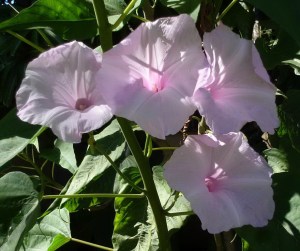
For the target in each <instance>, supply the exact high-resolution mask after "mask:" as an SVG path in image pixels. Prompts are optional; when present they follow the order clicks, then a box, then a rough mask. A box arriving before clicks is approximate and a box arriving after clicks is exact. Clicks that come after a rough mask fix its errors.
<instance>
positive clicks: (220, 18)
mask: <svg viewBox="0 0 300 251" xmlns="http://www.w3.org/2000/svg"><path fill="white" fill-rule="evenodd" d="M238 1H239V0H232V2H231V3H230V4H229V5H228V6H227V7H226V9H225V10H223V12H222V13H221V15H220V16H219V17H218V18H217V22H219V21H220V20H222V18H223V17H224V16H225V15H226V14H227V12H228V11H229V10H230V9H231V8H232V7H233V5H235V4H236V3H237V2H238Z"/></svg>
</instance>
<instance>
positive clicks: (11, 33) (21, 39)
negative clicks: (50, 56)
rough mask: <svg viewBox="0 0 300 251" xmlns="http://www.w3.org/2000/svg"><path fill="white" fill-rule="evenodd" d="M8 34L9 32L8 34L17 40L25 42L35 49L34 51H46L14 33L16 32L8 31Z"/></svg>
mask: <svg viewBox="0 0 300 251" xmlns="http://www.w3.org/2000/svg"><path fill="white" fill-rule="evenodd" d="M6 32H7V33H8V34H10V35H12V36H14V37H15V38H17V39H19V40H20V41H22V42H24V43H26V44H28V45H30V46H31V47H33V48H34V49H36V50H38V51H39V52H44V51H45V50H44V49H43V48H42V47H40V46H38V45H36V44H34V43H32V42H31V41H30V40H28V39H27V38H25V37H23V36H21V35H20V34H18V33H16V32H14V31H11V30H6Z"/></svg>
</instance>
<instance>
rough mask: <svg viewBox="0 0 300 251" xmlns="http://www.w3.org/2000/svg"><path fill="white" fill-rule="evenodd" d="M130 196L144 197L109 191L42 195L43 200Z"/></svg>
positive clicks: (134, 197)
mask: <svg viewBox="0 0 300 251" xmlns="http://www.w3.org/2000/svg"><path fill="white" fill-rule="evenodd" d="M116 197H122V198H132V199H142V198H144V197H145V195H144V194H143V193H141V194H111V193H92V194H53V195H52V194H50V195H44V196H43V197H42V199H43V200H52V199H63V198H68V199H82V198H116Z"/></svg>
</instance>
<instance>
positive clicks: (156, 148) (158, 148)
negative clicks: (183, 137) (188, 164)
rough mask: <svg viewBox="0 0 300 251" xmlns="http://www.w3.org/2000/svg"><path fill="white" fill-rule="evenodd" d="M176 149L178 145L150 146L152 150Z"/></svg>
mask: <svg viewBox="0 0 300 251" xmlns="http://www.w3.org/2000/svg"><path fill="white" fill-rule="evenodd" d="M176 149H178V147H176V146H165V147H154V148H152V151H165V150H169V151H174V150H176Z"/></svg>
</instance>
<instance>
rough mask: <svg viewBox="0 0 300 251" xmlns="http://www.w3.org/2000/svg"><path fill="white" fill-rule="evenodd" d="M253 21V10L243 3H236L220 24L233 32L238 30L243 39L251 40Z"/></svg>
mask: <svg viewBox="0 0 300 251" xmlns="http://www.w3.org/2000/svg"><path fill="white" fill-rule="evenodd" d="M254 20H255V16H254V11H253V8H250V7H248V6H247V5H246V4H245V3H244V2H238V3H237V4H235V5H233V7H232V8H231V9H230V10H229V12H228V13H227V14H226V15H225V16H224V17H223V19H222V22H224V24H226V25H228V26H230V27H232V28H234V29H235V30H236V29H238V30H239V32H240V34H241V36H242V37H243V38H245V39H252V32H253V23H254Z"/></svg>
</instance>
